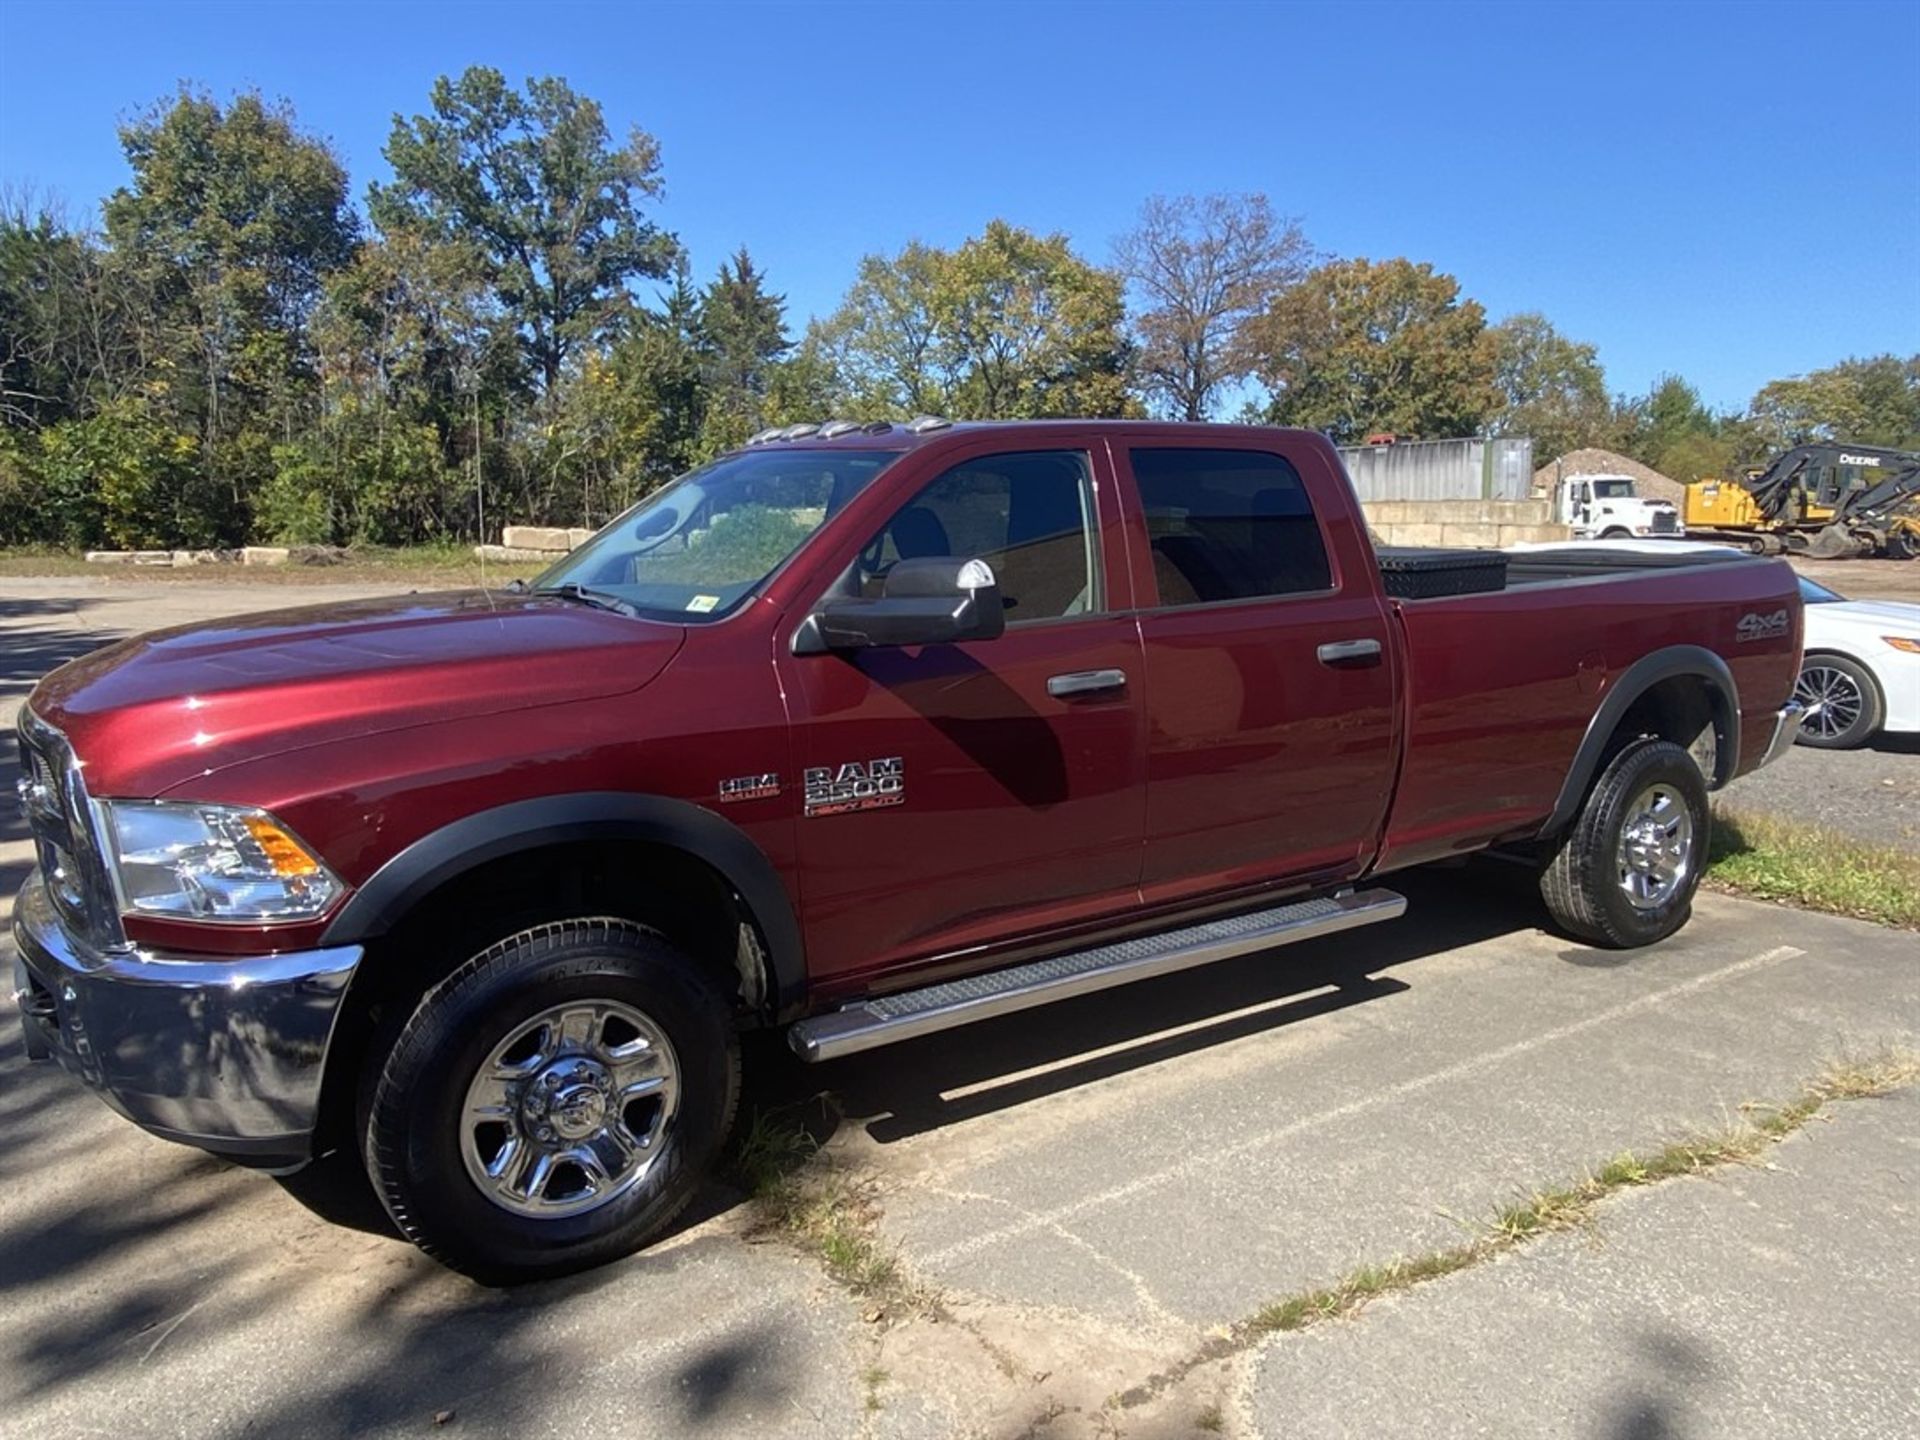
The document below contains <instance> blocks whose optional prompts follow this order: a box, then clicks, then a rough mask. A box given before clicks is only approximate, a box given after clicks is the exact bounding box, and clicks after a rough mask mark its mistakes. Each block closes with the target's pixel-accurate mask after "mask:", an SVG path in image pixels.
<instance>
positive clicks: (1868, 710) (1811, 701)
mask: <svg viewBox="0 0 1920 1440" xmlns="http://www.w3.org/2000/svg"><path fill="white" fill-rule="evenodd" d="M1793 698H1794V699H1796V700H1798V701H1799V702H1800V703H1801V704H1802V705H1805V706H1806V707H1807V715H1806V718H1805V719H1804V720H1803V721H1802V722H1801V724H1800V735H1799V743H1800V744H1802V745H1808V746H1811V747H1812V748H1813V749H1815V750H1853V749H1856V748H1858V747H1859V746H1861V745H1864V744H1866V743H1867V741H1869V740H1871V739H1872V738H1873V737H1874V734H1875V732H1877V731H1878V730H1879V729H1880V726H1881V724H1882V722H1883V721H1884V720H1885V717H1886V708H1887V707H1886V701H1885V700H1884V699H1883V698H1882V697H1881V694H1880V687H1879V685H1877V684H1876V683H1874V678H1873V676H1872V674H1871V673H1869V672H1868V670H1867V667H1866V666H1864V665H1862V664H1861V663H1860V662H1859V661H1857V660H1849V659H1848V658H1847V657H1846V656H1844V655H1830V654H1826V653H1822V652H1815V653H1814V654H1812V655H1809V656H1807V657H1806V658H1805V659H1803V660H1802V661H1801V662H1800V681H1799V683H1798V684H1797V685H1796V686H1794V691H1793Z"/></svg>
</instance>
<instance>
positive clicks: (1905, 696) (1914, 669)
mask: <svg viewBox="0 0 1920 1440" xmlns="http://www.w3.org/2000/svg"><path fill="white" fill-rule="evenodd" d="M1800 598H1801V599H1802V600H1804V601H1805V602H1806V607H1807V639H1806V650H1805V656H1804V658H1803V659H1802V660H1801V662H1800V685H1799V688H1798V689H1796V690H1795V691H1794V698H1795V699H1797V700H1798V701H1800V703H1801V704H1803V705H1805V706H1806V707H1807V715H1806V719H1805V720H1803V721H1802V722H1801V725H1800V743H1801V744H1802V745H1815V746H1819V747H1820V748H1822V749H1827V750H1851V749H1853V748H1854V747H1855V746H1856V745H1864V744H1866V743H1867V741H1869V740H1871V739H1872V738H1873V737H1874V736H1875V735H1878V734H1879V733H1880V732H1881V731H1883V730H1885V731H1895V732H1912V731H1916V730H1920V605H1914V604H1909V603H1908V602H1906V601H1902V600H1848V599H1846V598H1845V597H1844V596H1841V595H1837V594H1835V593H1834V592H1833V591H1831V590H1829V589H1827V587H1826V586H1824V585H1816V584H1815V583H1814V582H1813V581H1811V580H1809V579H1807V578H1806V577H1805V576H1804V575H1803V576H1801V577H1800Z"/></svg>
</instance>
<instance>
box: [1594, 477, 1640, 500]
mask: <svg viewBox="0 0 1920 1440" xmlns="http://www.w3.org/2000/svg"><path fill="white" fill-rule="evenodd" d="M1593 498H1594V499H1596V500H1631V499H1632V498H1633V481H1631V480H1596V481H1594V482H1593Z"/></svg>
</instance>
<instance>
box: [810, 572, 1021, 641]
mask: <svg viewBox="0 0 1920 1440" xmlns="http://www.w3.org/2000/svg"><path fill="white" fill-rule="evenodd" d="M1006 628H1007V611H1006V606H1005V605H1004V604H1002V603H1001V600H1000V585H999V582H998V581H997V580H995V579H994V575H993V567H992V566H991V565H989V564H987V562H986V561H984V560H962V559H957V558H953V557H949V556H940V557H933V558H927V559H921V560H901V561H898V562H897V563H896V564H895V565H894V567H893V568H892V569H891V570H889V571H888V572H887V581H886V585H885V587H884V589H883V590H882V591H881V594H880V595H879V597H878V598H877V599H872V600H868V599H862V598H859V597H855V596H835V597H833V598H831V599H829V600H828V601H827V602H826V603H825V604H824V605H822V606H821V607H820V608H819V609H818V610H816V611H814V613H813V614H811V615H809V616H808V617H807V619H806V623H805V624H803V625H802V626H801V627H800V629H799V631H798V632H797V633H796V634H795V635H794V637H793V653H794V654H796V655H817V654H820V653H821V652H822V651H826V650H864V649H867V648H869V647H871V646H874V645H951V644H953V643H955V642H956V641H960V640H996V639H998V638H999V637H1000V635H1001V634H1002V633H1003V632H1004V631H1005V630H1006Z"/></svg>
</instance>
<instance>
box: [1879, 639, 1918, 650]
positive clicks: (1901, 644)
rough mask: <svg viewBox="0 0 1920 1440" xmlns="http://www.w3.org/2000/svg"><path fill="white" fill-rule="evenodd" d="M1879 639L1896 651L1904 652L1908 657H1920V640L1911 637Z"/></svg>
mask: <svg viewBox="0 0 1920 1440" xmlns="http://www.w3.org/2000/svg"><path fill="white" fill-rule="evenodd" d="M1880 638H1881V639H1882V640H1884V641H1886V642H1887V644H1889V645H1891V646H1893V648H1894V649H1896V650H1904V651H1906V652H1907V654H1909V655H1920V638H1916V637H1915V636H1912V635H1882V636H1881V637H1880Z"/></svg>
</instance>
